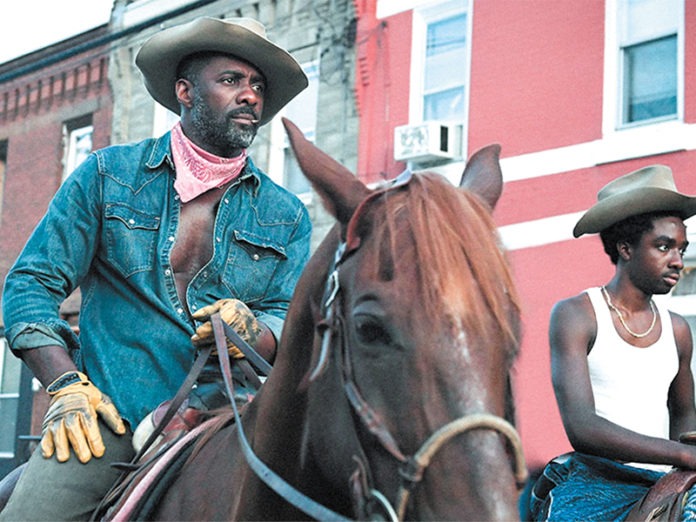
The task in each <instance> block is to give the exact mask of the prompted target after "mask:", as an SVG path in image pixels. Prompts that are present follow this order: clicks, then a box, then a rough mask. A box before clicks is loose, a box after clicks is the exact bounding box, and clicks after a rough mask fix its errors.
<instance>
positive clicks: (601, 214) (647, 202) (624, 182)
mask: <svg viewBox="0 0 696 522" xmlns="http://www.w3.org/2000/svg"><path fill="white" fill-rule="evenodd" d="M659 211H670V212H675V213H677V214H679V215H680V216H681V217H682V218H684V219H686V218H688V217H690V216H693V215H694V214H696V197H691V196H686V195H684V194H680V193H679V192H677V187H676V185H675V184H674V178H673V177H672V170H671V169H670V168H669V167H665V166H664V165H652V166H650V167H644V168H642V169H639V170H636V171H634V172H631V173H630V174H626V175H624V176H621V177H620V178H617V179H615V180H614V181H611V182H610V183H608V184H607V185H605V186H604V188H602V190H600V191H599V192H598V193H597V203H595V205H594V206H593V207H591V208H590V209H589V210H588V211H587V212H585V214H584V215H583V216H582V217H581V218H580V221H578V222H577V224H576V225H575V228H574V229H573V235H574V236H575V237H580V236H581V235H583V234H593V233H597V232H601V231H602V230H604V229H605V228H607V227H609V226H611V225H613V224H615V223H618V222H619V221H622V220H623V219H626V218H627V217H630V216H637V215H638V214H644V213H646V212H659Z"/></svg>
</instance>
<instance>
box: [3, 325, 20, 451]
mask: <svg viewBox="0 0 696 522" xmlns="http://www.w3.org/2000/svg"><path fill="white" fill-rule="evenodd" d="M8 356H9V357H14V356H13V355H12V353H11V352H10V348H9V345H8V343H7V339H6V338H5V337H0V379H2V378H3V375H4V371H5V361H6V360H7V357H8ZM19 370H20V372H21V366H20V367H19ZM19 378H20V379H21V376H20V377H19ZM0 384H1V382H0ZM0 389H2V388H1V387H0ZM4 399H14V400H15V401H17V403H18V404H19V390H17V392H10V393H0V400H4ZM16 437H17V433H15V434H14V438H15V439H16ZM14 456H15V452H14V447H13V448H12V451H0V459H12V458H14Z"/></svg>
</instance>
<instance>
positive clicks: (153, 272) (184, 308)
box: [1, 18, 311, 520]
mask: <svg viewBox="0 0 696 522" xmlns="http://www.w3.org/2000/svg"><path fill="white" fill-rule="evenodd" d="M136 64H137V65H138V67H139V68H140V70H141V71H142V73H143V76H144V79H145V85H146V86H147V89H148V91H149V92H150V94H151V95H152V96H153V98H154V99H155V100H156V101H158V102H159V103H161V104H162V105H164V106H165V107H167V108H169V109H170V110H172V111H174V112H176V113H178V114H180V116H181V120H180V123H178V124H177V125H176V126H175V127H174V128H173V129H172V131H171V132H168V133H167V134H165V135H164V136H162V137H160V138H158V139H148V140H145V141H143V142H140V143H137V144H132V145H126V146H114V147H108V148H106V149H103V150H99V151H96V152H94V153H93V154H92V155H91V156H90V157H89V158H88V159H87V160H86V161H85V163H83V164H82V165H81V166H80V167H78V168H77V169H76V170H75V172H73V173H72V175H71V176H70V177H69V178H68V179H67V180H66V181H65V183H64V184H63V185H62V187H61V188H60V190H59V191H58V193H57V194H56V195H55V197H54V199H53V201H52V202H51V205H50V207H49V209H48V211H47V213H46V215H45V216H44V218H43V219H42V221H41V222H40V223H39V225H38V226H37V228H36V230H35V231H34V233H33V234H32V236H31V238H30V239H29V241H28V242H27V244H26V246H25V249H24V250H23V252H22V254H21V255H20V256H19V258H18V259H17V261H16V263H15V265H14V266H13V268H12V269H11V271H10V273H9V275H8V276H7V281H6V284H5V293H4V296H3V312H4V320H5V325H6V337H7V339H8V341H9V342H10V346H11V348H12V350H13V351H14V353H15V354H17V355H18V356H19V357H21V358H22V360H23V361H24V362H25V363H26V364H27V365H28V366H29V367H30V368H31V369H32V370H33V372H34V374H35V375H36V377H37V378H38V379H39V381H41V383H42V384H43V385H44V386H45V387H46V389H47V391H48V393H49V395H50V397H51V402H50V406H49V408H48V412H47V414H46V417H45V419H44V422H43V436H42V440H41V445H40V448H39V449H38V450H37V452H35V454H34V455H33V456H32V458H31V459H30V461H29V464H28V466H27V468H26V470H25V471H24V473H23V476H22V477H21V479H20V481H19V482H18V484H17V486H16V488H15V490H14V493H13V495H12V497H11V498H10V501H9V503H8V505H7V507H6V509H5V510H4V511H3V512H2V517H1V518H2V519H3V520H77V519H86V518H88V517H89V516H90V514H91V512H92V511H93V510H94V508H95V507H96V505H97V504H98V503H99V501H100V499H101V497H102V496H103V495H104V494H105V493H106V491H107V490H108V489H109V487H110V486H111V485H112V483H113V482H114V480H115V479H116V478H117V476H118V471H117V470H115V469H114V468H112V467H111V463H112V462H124V461H128V460H130V459H131V458H132V456H133V448H132V446H131V436H132V430H133V429H134V428H135V427H136V426H137V425H138V423H139V422H140V421H141V419H143V417H145V416H146V415H147V414H148V412H150V411H151V410H153V409H154V408H155V407H156V406H157V405H158V404H160V403H162V402H163V401H165V400H167V399H170V398H171V397H173V396H174V394H175V393H176V391H177V389H178V388H179V386H180V385H181V384H182V382H183V381H184V379H185V377H186V375H187V373H188V371H189V369H190V368H191V366H192V362H193V360H194V358H195V355H196V346H200V345H202V344H205V343H210V342H211V337H212V334H211V330H212V329H211V328H210V322H209V321H208V319H209V316H210V315H212V313H214V312H216V311H219V312H220V314H221V316H222V317H223V319H224V320H226V321H227V322H229V323H230V324H231V325H232V326H233V327H234V328H235V329H237V330H238V331H239V333H240V335H242V337H244V338H246V340H247V341H249V342H250V343H251V344H252V345H255V347H256V349H257V350H258V351H259V352H260V353H261V354H262V355H263V356H264V357H265V358H266V359H268V360H269V361H271V360H272V359H273V357H274V354H275V349H276V343H277V340H278V339H279V336H280V332H281V328H282V325H283V320H284V318H285V315H286V312H287V308H288V305H289V301H290V297H291V295H292V292H293V290H294V287H295V284H296V282H297V280H298V278H299V275H300V272H301V270H302V269H303V266H304V264H305V263H306V261H307V259H308V257H309V239H310V233H311V224H310V221H309V217H308V214H307V211H306V209H305V208H304V206H303V205H302V204H301V202H300V201H299V200H298V199H297V198H296V197H295V196H294V195H292V194H290V193H289V192H288V191H286V190H284V189H283V188H281V187H280V186H278V185H276V184H274V183H273V182H272V181H271V180H270V179H269V178H268V177H267V176H266V175H265V174H264V173H263V172H261V171H260V170H259V169H258V168H257V167H256V166H255V165H254V163H253V162H252V161H251V159H250V158H249V157H247V147H248V146H249V145H250V144H251V142H252V141H253V139H254V137H255V135H256V132H257V129H258V127H259V126H260V125H263V124H265V123H268V122H269V121H270V120H271V119H272V118H273V116H274V115H275V114H276V113H277V112H278V111H279V110H280V109H281V108H282V107H283V106H284V105H285V104H286V103H288V102H289V101H290V100H291V99H292V98H293V97H294V96H296V95H297V94H298V93H299V92H300V91H301V90H302V89H304V88H305V87H306V86H307V78H306V76H305V75H304V73H303V72H302V69H301V68H300V66H299V64H298V63H297V62H296V61H295V60H294V59H293V58H292V57H291V56H290V55H289V54H288V53H287V52H286V51H284V50H283V49H281V48H280V47H278V46H276V45H275V44H273V43H272V42H270V41H269V40H268V39H267V38H266V36H265V30H264V27H263V26H262V25H261V24H260V23H258V22H256V21H254V20H250V19H234V20H219V19H214V18H200V19H197V20H195V21H193V22H191V23H188V24H184V25H181V26H178V27H172V28H170V29H167V30H165V31H162V32H160V33H158V34H157V35H156V36H154V37H152V38H151V39H150V40H148V41H147V42H146V43H145V44H144V46H143V47H142V49H141V50H140V52H139V53H138V56H137V57H136ZM78 287H80V288H81V289H82V298H83V301H82V308H81V313H80V335H79V338H78V337H77V336H76V335H74V333H73V332H72V331H71V329H70V327H69V325H68V324H67V323H65V322H64V321H62V320H61V319H60V317H59V316H58V306H59V304H60V303H61V302H62V300H63V299H65V298H66V297H67V296H68V295H69V294H70V293H71V292H72V291H73V290H75V289H76V288H78ZM192 340H193V343H192ZM230 351H231V352H233V355H234V356H235V357H242V355H241V353H240V352H239V351H238V350H237V349H236V348H234V347H231V348H230ZM208 384H210V385H211V386H212V388H213V389H212V391H211V392H210V393H207V392H206V393H202V394H199V395H197V396H194V397H193V398H192V401H193V400H194V399H195V400H196V401H197V404H198V406H200V407H205V406H217V405H218V404H219V403H220V394H219V393H218V392H219V390H217V389H215V386H216V383H214V382H213V383H208ZM200 388H205V386H203V385H201V386H199V389H200Z"/></svg>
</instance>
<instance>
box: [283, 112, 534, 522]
mask: <svg viewBox="0 0 696 522" xmlns="http://www.w3.org/2000/svg"><path fill="white" fill-rule="evenodd" d="M283 122H284V124H285V126H286V130H287V132H288V135H289V136H290V142H291V145H292V148H293V149H294V151H295V155H296V157H297V159H298V162H299V164H300V167H301V168H302V171H303V172H304V173H305V175H306V177H307V178H308V179H309V181H310V182H311V184H312V186H313V187H314V189H315V191H316V192H317V193H318V194H319V195H320V197H321V198H322V200H323V202H324V205H325V207H326V208H327V209H328V211H329V212H330V213H331V214H332V215H333V216H334V217H335V218H336V226H335V227H334V229H333V231H332V232H331V233H330V234H329V235H328V236H327V238H326V239H325V241H324V242H323V244H322V245H321V246H320V248H319V249H318V251H317V253H315V255H314V256H313V258H312V261H310V264H309V265H308V268H307V270H305V273H304V275H303V278H302V280H301V281H300V284H299V285H298V288H299V287H303V290H302V294H301V295H300V296H299V297H298V295H297V294H296V298H295V299H294V301H293V305H292V307H291V314H292V313H294V314H295V315H297V314H298V313H302V314H305V317H306V318H307V319H308V320H310V322H311V327H312V328H313V333H310V332H308V331H305V332H304V335H307V334H309V335H311V338H312V339H313V341H312V344H313V347H312V351H311V354H310V353H306V354H304V355H303V356H301V357H300V356H299V355H297V354H293V357H300V359H301V360H302V362H301V363H299V362H298V359H296V360H295V368H298V367H301V368H302V372H303V380H302V383H303V384H302V387H303V389H304V390H306V394H307V406H306V408H305V409H304V412H303V413H304V415H305V417H306V418H305V420H304V426H305V428H304V432H303V435H302V466H303V467H304V468H305V469H307V470H311V474H312V475H313V476H314V477H320V478H316V479H315V480H316V482H317V486H316V491H320V490H322V489H323V490H324V491H327V490H330V491H332V495H331V500H329V501H328V502H329V504H330V507H332V508H334V509H337V510H338V511H340V512H343V513H349V516H354V517H359V518H368V517H372V516H375V514H376V513H380V514H381V515H386V516H391V517H405V518H408V519H441V520H444V519H448V520H454V519H457V520H463V519H476V520H483V519H506V520H507V519H511V518H517V517H518V512H517V497H518V495H517V492H518V490H517V485H518V484H517V482H519V481H521V480H523V478H524V473H525V471H524V469H523V468H524V465H523V461H522V458H521V452H520V448H519V439H518V438H517V434H516V432H515V430H514V428H512V425H511V424H510V422H511V421H512V420H513V419H512V416H513V407H512V398H511V389H510V376H509V372H510V368H511V365H512V363H513V361H514V358H515V356H516V354H517V349H518V345H519V307H518V301H517V296H516V292H515V288H514V285H513V281H512V275H511V272H510V269H509V266H508V263H507V261H506V257H505V253H504V252H503V250H502V249H501V245H500V240H499V237H498V235H497V231H496V228H495V226H494V223H493V220H492V218H491V211H492V209H493V207H494V206H495V204H496V202H497V200H498V198H499V196H500V194H501V190H502V185H503V181H502V174H501V170H500V165H499V160H498V158H499V152H500V149H499V147H498V146H497V145H494V146H490V147H487V148H485V149H482V150H481V151H479V152H478V153H476V154H475V155H474V156H472V158H471V159H470V160H469V162H467V165H466V168H465V170H464V173H463V175H462V181H461V183H460V187H455V186H453V185H452V184H450V183H449V182H448V181H447V180H445V179H444V178H443V177H442V176H440V175H438V174H434V173H428V172H419V173H413V174H411V173H409V172H407V173H405V174H404V175H402V176H400V177H399V178H397V180H395V181H393V182H392V183H390V184H388V185H385V186H380V187H376V188H368V187H367V186H365V185H364V184H363V183H361V182H360V181H359V180H358V179H357V178H356V177H355V176H354V175H353V174H352V173H351V172H350V171H349V170H348V169H346V168H345V167H343V166H342V165H340V164H339V163H338V162H336V161H335V160H333V159H332V158H330V157H329V156H328V155H326V154H325V153H323V152H322V151H320V150H319V149H318V148H316V147H315V146H314V145H313V144H311V143H310V142H309V141H307V140H306V139H305V138H304V136H303V135H302V133H301V132H300V131H299V130H298V129H297V127H295V126H294V125H293V124H292V123H291V122H289V121H287V120H284V121H283ZM310 279H311V281H310ZM302 296H304V298H303V297H302ZM295 301H298V302H295ZM300 310H301V311H300ZM289 321H290V315H289ZM295 322H296V321H295ZM287 330H288V329H287V328H286V332H284V334H283V336H284V338H285V335H286V333H288V335H289V339H284V340H283V343H284V344H288V343H292V342H293V340H294V339H293V336H297V335H298V334H297V333H296V332H287ZM305 330H306V329H305ZM284 356H288V355H287V354H281V353H280V350H279V362H280V363H281V364H283V361H282V358H283V357H284ZM288 357H289V356H288ZM274 371H275V370H274ZM505 419H507V421H506V420H505ZM508 421H510V422H508Z"/></svg>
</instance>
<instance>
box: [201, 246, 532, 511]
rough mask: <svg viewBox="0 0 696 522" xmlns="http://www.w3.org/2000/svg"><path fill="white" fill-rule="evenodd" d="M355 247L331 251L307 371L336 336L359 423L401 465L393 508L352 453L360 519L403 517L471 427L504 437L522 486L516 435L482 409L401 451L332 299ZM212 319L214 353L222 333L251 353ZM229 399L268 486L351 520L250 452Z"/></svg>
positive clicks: (322, 363)
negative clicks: (359, 379)
mask: <svg viewBox="0 0 696 522" xmlns="http://www.w3.org/2000/svg"><path fill="white" fill-rule="evenodd" d="M356 249H357V245H355V246H354V247H353V248H350V247H349V248H346V244H345V243H342V244H341V245H339V247H338V249H337V251H336V256H335V260H334V264H333V268H332V270H331V274H330V276H329V277H328V279H327V284H326V289H325V294H324V301H323V309H324V320H323V321H322V322H321V323H320V324H319V325H318V327H320V328H321V329H322V330H323V332H322V344H321V352H320V355H319V358H318V362H317V365H316V367H315V368H314V370H313V371H312V373H311V375H310V381H311V380H314V379H316V378H317V377H318V376H319V375H320V374H321V373H322V372H323V370H324V369H325V368H326V366H327V364H328V359H329V355H330V354H329V352H330V348H331V346H332V344H333V341H334V340H336V339H338V340H339V341H340V343H339V344H340V347H341V352H342V354H341V355H342V357H341V367H342V373H343V379H344V384H343V387H344V391H345V394H346V397H347V399H348V401H349V403H350V404H351V406H352V408H353V411H354V413H355V415H356V416H357V417H358V418H359V419H360V422H361V423H362V425H363V426H364V427H365V428H366V429H367V430H368V431H369V432H370V433H371V434H372V435H373V436H375V437H376V438H377V440H378V441H379V443H380V444H381V446H382V447H383V448H384V449H385V450H386V451H387V452H388V453H389V454H390V455H392V456H393V457H394V458H395V459H396V460H398V461H399V463H400V467H399V474H400V476H401V485H400V488H399V492H398V494H397V499H396V505H395V506H393V505H392V504H391V503H390V502H389V500H388V499H387V497H386V496H385V495H384V494H383V493H381V492H380V491H378V490H376V489H374V488H373V487H372V485H371V482H372V480H371V473H370V470H369V463H368V462H367V459H366V458H365V457H364V451H362V448H360V451H359V453H360V455H361V457H358V456H355V457H354V459H355V460H356V462H357V470H356V472H355V473H354V474H353V475H352V477H351V487H352V492H353V496H354V502H355V505H356V506H357V507H358V511H359V512H360V513H361V515H364V517H361V518H366V519H374V520H377V519H379V520H381V519H383V518H384V516H385V515H386V517H387V519H388V520H394V521H398V520H404V517H405V515H406V508H407V505H408V502H409V498H410V494H411V491H412V490H413V489H414V488H415V487H416V485H417V484H418V483H419V482H420V481H421V480H422V478H423V474H424V472H425V470H426V468H427V467H428V466H429V465H430V462H431V460H432V458H433V457H434V455H435V454H436V453H437V452H438V451H439V450H440V448H442V447H443V446H444V445H445V444H447V443H448V442H449V441H450V440H451V439H452V438H454V437H456V436H457V435H460V434H462V433H464V432H467V431H471V430H475V429H486V430H493V431H496V432H498V433H500V434H501V435H502V436H503V437H504V438H505V439H506V441H507V442H508V444H509V447H510V449H511V452H512V458H513V459H512V460H513V471H514V476H515V480H516V483H517V487H518V489H521V488H522V487H524V484H525V482H526V480H527V468H526V465H525V460H524V455H523V452H522V443H521V440H520V437H519V434H518V433H517V431H516V429H515V428H514V426H512V424H510V423H509V422H508V421H506V420H505V419H503V418H501V417H499V416H497V415H493V414H490V413H487V412H480V413H474V414H469V415H466V416H464V417H461V418H458V419H455V420H454V421H452V422H449V423H448V424H446V425H444V426H442V427H441V428H440V429H438V430H437V431H436V432H435V433H433V434H432V435H431V436H430V437H429V438H428V439H427V440H426V441H425V442H424V443H423V444H422V446H421V447H420V449H419V450H418V451H416V453H415V454H414V455H412V456H411V457H407V456H406V455H404V454H403V453H402V452H401V450H400V449H399V447H398V444H397V443H396V440H395V438H394V437H393V436H392V434H391V433H390V432H389V429H388V428H387V426H386V424H385V423H384V422H383V421H382V419H381V417H380V416H379V414H378V413H377V412H376V411H375V410H373V409H372V408H371V407H370V405H369V404H368V402H367V401H366V400H365V399H364V397H363V396H362V394H361V393H360V390H359V388H358V386H357V385H356V383H355V381H354V379H353V371H352V365H351V362H350V361H351V357H350V353H349V347H348V346H347V343H346V341H345V336H344V335H343V324H344V319H343V317H342V315H341V313H340V309H339V301H340V300H339V299H337V297H338V295H339V293H340V290H341V289H340V284H339V268H340V266H341V264H342V263H343V262H344V261H345V259H346V258H347V257H348V256H349V255H350V253H352V252H353V251H355V250H356ZM211 321H212V325H213V332H214V334H215V342H216V345H217V349H218V353H220V354H225V353H227V349H226V346H227V344H226V339H225V337H226V336H227V337H228V338H229V339H230V340H231V341H232V342H233V343H234V344H235V345H236V346H237V347H238V348H239V349H240V350H241V351H242V352H243V353H244V354H245V355H246V354H247V352H249V353H252V352H254V350H253V348H251V347H250V346H248V345H247V344H246V342H244V340H242V339H241V337H239V335H238V334H237V333H236V332H235V331H234V330H233V329H232V328H230V327H229V326H228V325H226V324H225V323H224V322H223V321H222V319H221V318H220V316H219V314H215V315H213V316H212V317H211ZM219 360H220V368H221V370H222V375H223V379H224V382H225V387H226V388H227V393H228V395H229V397H234V393H233V384H232V376H231V368H230V362H229V358H228V357H219ZM230 403H231V404H232V409H233V413H234V417H235V423H236V426H237V434H238V437H239V441H240V443H241V447H242V450H243V453H244V455H245V458H246V459H247V463H248V464H249V466H250V467H251V468H252V469H253V470H254V472H255V473H256V475H257V476H258V477H259V478H260V479H261V480H262V481H263V482H264V483H265V484H266V485H267V486H268V487H270V488H271V489H272V490H273V491H275V492H276V493H277V494H278V495H280V496H281V497H282V498H284V499H285V500H286V501H287V502H288V503H290V504H292V505H293V506H295V507H296V508H298V509H299V510H301V511H303V512H304V513H305V514H307V515H309V516H311V517H313V518H315V519H317V520H328V519H332V520H342V521H344V520H350V519H347V518H346V517H344V516H343V515H340V514H338V513H336V512H334V511H332V510H330V509H329V508H326V507H325V506H323V505H321V504H319V503H318V502H316V501H314V500H312V499H311V498H309V497H307V496H306V495H304V494H303V493H302V492H300V491H299V490H297V489H295V488H294V487H293V486H291V485H290V484H288V483H287V482H286V481H285V480H284V479H282V478H281V477H280V476H279V475H277V474H276V473H275V472H274V471H273V470H271V469H270V468H269V467H268V466H267V465H266V464H265V463H264V462H262V461H261V460H260V459H259V457H258V456H257V455H256V454H255V453H254V451H253V449H252V448H251V445H250V444H249V442H248V440H247V438H246V436H245V434H244V428H243V425H242V418H241V415H240V414H239V411H238V409H237V406H236V404H235V401H234V400H230ZM374 509H379V510H380V511H381V513H377V512H375V511H374ZM373 517H375V518H373Z"/></svg>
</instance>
